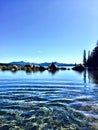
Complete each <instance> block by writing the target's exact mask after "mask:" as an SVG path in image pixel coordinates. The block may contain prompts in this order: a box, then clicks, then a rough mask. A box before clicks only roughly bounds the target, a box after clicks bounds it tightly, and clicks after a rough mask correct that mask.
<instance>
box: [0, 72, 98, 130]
mask: <svg viewBox="0 0 98 130" xmlns="http://www.w3.org/2000/svg"><path fill="white" fill-rule="evenodd" d="M97 74H98V73H97V72H93V71H90V72H89V71H84V72H83V73H78V72H75V71H71V70H70V71H67V70H66V71H58V72H57V73H55V74H54V73H53V75H52V74H51V73H48V72H47V71H45V72H43V73H39V72H37V73H28V74H26V73H24V72H23V71H21V72H17V73H10V72H0V130H1V129H2V130H98V85H97V83H98V82H97V81H98V80H97Z"/></svg>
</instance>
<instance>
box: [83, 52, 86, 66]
mask: <svg viewBox="0 0 98 130" xmlns="http://www.w3.org/2000/svg"><path fill="white" fill-rule="evenodd" d="M83 64H84V65H86V50H84V52H83Z"/></svg>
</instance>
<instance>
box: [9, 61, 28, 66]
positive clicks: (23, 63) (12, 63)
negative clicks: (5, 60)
mask: <svg viewBox="0 0 98 130" xmlns="http://www.w3.org/2000/svg"><path fill="white" fill-rule="evenodd" d="M9 64H11V65H22V66H24V65H26V64H29V62H24V61H15V62H10V63H9Z"/></svg>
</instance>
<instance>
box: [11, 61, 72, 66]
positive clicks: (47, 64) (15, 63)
mask: <svg viewBox="0 0 98 130" xmlns="http://www.w3.org/2000/svg"><path fill="white" fill-rule="evenodd" d="M51 63H52V62H44V63H30V62H24V61H19V62H11V63H9V64H11V65H22V66H24V65H26V64H32V65H39V66H49V65H50V64H51ZM53 63H54V64H55V65H57V66H74V64H65V63H59V62H53Z"/></svg>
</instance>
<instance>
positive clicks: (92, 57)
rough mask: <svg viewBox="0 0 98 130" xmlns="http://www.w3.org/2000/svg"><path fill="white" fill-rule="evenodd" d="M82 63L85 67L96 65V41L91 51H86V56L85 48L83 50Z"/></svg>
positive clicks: (97, 62)
mask: <svg viewBox="0 0 98 130" xmlns="http://www.w3.org/2000/svg"><path fill="white" fill-rule="evenodd" d="M83 64H84V66H87V67H98V41H97V44H96V46H95V48H94V49H93V50H92V52H90V51H88V57H86V50H84V52H83Z"/></svg>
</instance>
